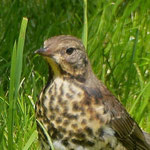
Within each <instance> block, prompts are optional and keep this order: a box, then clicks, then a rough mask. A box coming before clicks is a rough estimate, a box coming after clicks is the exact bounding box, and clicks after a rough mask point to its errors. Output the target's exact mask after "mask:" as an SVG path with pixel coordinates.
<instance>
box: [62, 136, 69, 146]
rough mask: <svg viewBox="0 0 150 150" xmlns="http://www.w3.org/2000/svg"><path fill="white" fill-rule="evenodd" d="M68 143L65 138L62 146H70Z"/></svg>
mask: <svg viewBox="0 0 150 150" xmlns="http://www.w3.org/2000/svg"><path fill="white" fill-rule="evenodd" d="M68 141H69V139H68V138H64V139H63V140H62V144H63V145H64V146H68V145H69V143H68Z"/></svg>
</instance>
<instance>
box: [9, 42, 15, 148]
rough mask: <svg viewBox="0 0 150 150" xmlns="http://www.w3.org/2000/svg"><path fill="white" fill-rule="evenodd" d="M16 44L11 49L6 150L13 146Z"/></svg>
mask: <svg viewBox="0 0 150 150" xmlns="http://www.w3.org/2000/svg"><path fill="white" fill-rule="evenodd" d="M15 58H16V42H15V44H14V48H13V54H12V59H11V71H10V87H9V111H8V149H9V150H11V149H12V146H13V111H14V110H13V109H14V102H15V99H14V82H15V70H16V61H15Z"/></svg>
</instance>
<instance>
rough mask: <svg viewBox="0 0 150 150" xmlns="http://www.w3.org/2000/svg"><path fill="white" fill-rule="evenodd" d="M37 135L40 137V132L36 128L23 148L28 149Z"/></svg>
mask: <svg viewBox="0 0 150 150" xmlns="http://www.w3.org/2000/svg"><path fill="white" fill-rule="evenodd" d="M37 137H38V133H37V131H36V130H34V132H33V133H32V134H31V136H30V138H29V140H28V141H27V143H26V145H25V146H24V148H23V150H28V149H29V148H30V146H31V145H32V143H33V142H34V141H35V139H36V138H37Z"/></svg>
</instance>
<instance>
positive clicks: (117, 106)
mask: <svg viewBox="0 0 150 150" xmlns="http://www.w3.org/2000/svg"><path fill="white" fill-rule="evenodd" d="M102 100H103V103H104V105H105V108H106V110H108V111H109V113H110V114H111V121H110V125H111V127H112V129H113V130H114V131H115V132H116V136H117V138H118V140H119V141H121V143H122V144H123V145H124V146H125V147H126V148H127V149H129V150H150V146H149V145H148V144H147V143H146V140H145V137H144V134H143V132H142V130H141V129H140V127H139V126H138V125H137V123H136V122H135V121H134V120H133V119H132V118H131V117H130V115H129V114H128V112H127V111H126V110H125V109H124V107H123V106H122V105H121V103H120V102H119V101H118V100H117V99H116V98H115V97H114V96H113V95H111V94H108V95H104V96H103V98H102Z"/></svg>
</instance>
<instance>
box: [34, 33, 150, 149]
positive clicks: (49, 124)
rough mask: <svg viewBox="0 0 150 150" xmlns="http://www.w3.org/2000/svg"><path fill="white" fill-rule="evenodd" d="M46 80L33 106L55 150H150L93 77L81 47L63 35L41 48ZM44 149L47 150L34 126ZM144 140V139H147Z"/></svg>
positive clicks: (141, 134) (132, 122)
mask: <svg viewBox="0 0 150 150" xmlns="http://www.w3.org/2000/svg"><path fill="white" fill-rule="evenodd" d="M36 53H38V54H40V55H42V56H44V58H45V59H46V60H47V62H48V64H49V67H50V77H49V80H48V83H47V85H46V87H45V88H44V89H43V91H42V92H41V95H40V97H39V100H38V101H37V103H36V117H37V120H39V121H40V122H41V123H42V124H43V125H44V127H45V129H46V130H47V132H48V134H49V135H50V137H51V138H52V141H53V145H54V147H55V150H102V149H103V150H104V149H106V150H111V149H114V150H150V146H149V145H148V143H147V142H146V140H147V139H148V138H146V139H145V137H146V136H147V137H148V136H149V135H146V134H144V133H143V132H142V130H141V129H140V128H139V126H138V125H137V123H136V122H135V121H134V120H133V119H132V118H131V117H130V115H129V114H128V113H127V111H126V110H125V108H124V107H123V106H122V105H121V103H120V102H119V101H118V100H117V99H116V98H115V97H114V96H113V95H112V94H111V93H110V92H109V90H108V89H107V88H106V87H105V86H104V85H103V84H102V82H101V81H99V80H98V79H97V78H96V76H95V75H94V74H93V72H92V69H91V65H90V62H89V60H88V57H87V54H86V52H85V48H84V46H83V44H82V42H81V41H80V40H79V39H77V38H75V37H73V36H69V35H61V36H56V37H52V38H50V39H48V40H47V41H45V42H44V48H42V49H40V50H37V51H36ZM38 132H39V139H40V141H41V144H42V147H43V149H50V146H49V145H47V144H48V142H47V138H46V136H45V135H44V132H43V130H42V129H41V127H40V126H39V125H38ZM145 135H146V136H145Z"/></svg>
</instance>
